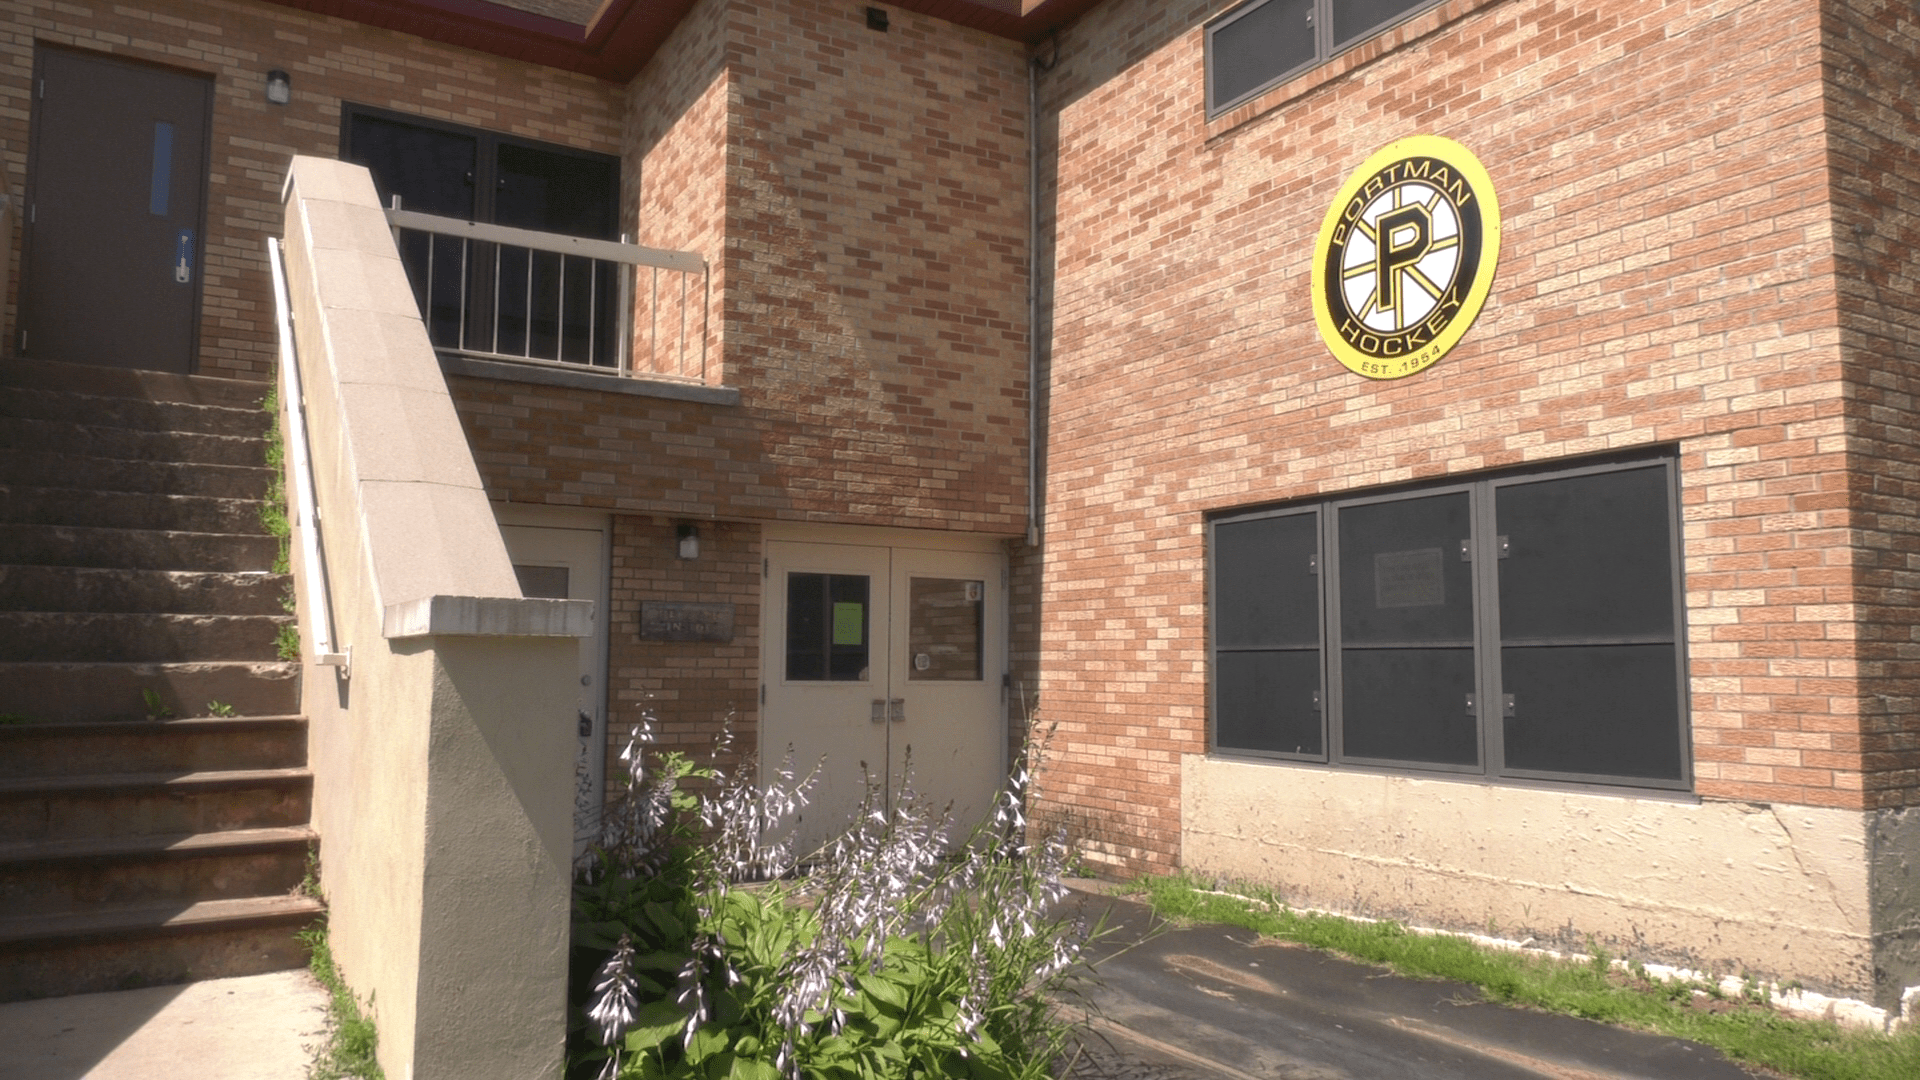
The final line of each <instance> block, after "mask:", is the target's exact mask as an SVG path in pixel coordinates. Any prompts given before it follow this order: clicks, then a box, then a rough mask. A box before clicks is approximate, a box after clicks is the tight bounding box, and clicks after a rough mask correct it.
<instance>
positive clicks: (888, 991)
mask: <svg viewBox="0 0 1920 1080" xmlns="http://www.w3.org/2000/svg"><path fill="white" fill-rule="evenodd" d="M854 981H855V982H856V983H858V984H859V986H860V989H861V990H862V991H864V992H865V993H866V995H867V996H868V997H870V998H872V999H873V1000H875V1001H877V1002H879V1003H880V1004H882V1005H886V1006H889V1007H890V1008H889V1009H888V1011H890V1012H896V1013H897V1012H905V1011H906V1008H907V991H906V989H905V988H904V987H902V986H900V985H899V984H898V983H895V982H893V981H892V980H890V979H885V978H882V977H880V976H878V975H861V976H858V977H857V978H856V979H855V980H854Z"/></svg>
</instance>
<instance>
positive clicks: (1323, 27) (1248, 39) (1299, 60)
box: [1207, 0, 1439, 116]
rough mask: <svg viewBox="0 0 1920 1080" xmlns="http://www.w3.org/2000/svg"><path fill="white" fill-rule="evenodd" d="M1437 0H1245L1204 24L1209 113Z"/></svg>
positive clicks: (1355, 42)
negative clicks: (1205, 30)
mask: <svg viewBox="0 0 1920 1080" xmlns="http://www.w3.org/2000/svg"><path fill="white" fill-rule="evenodd" d="M1438 2H1439V0H1249V2H1248V3H1245V4H1241V5H1240V6H1239V7H1237V8H1234V9H1233V10H1232V11H1229V12H1227V13H1226V14H1225V15H1222V16H1221V17H1220V18H1218V19H1216V20H1214V21H1213V22H1212V23H1210V24H1208V26H1207V114H1208V115H1210V116H1211V115H1213V114H1215V113H1218V112H1220V111H1221V110H1223V109H1230V108H1232V107H1233V106H1235V105H1238V104H1240V103H1241V102H1242V101H1245V100H1246V99H1248V98H1250V97H1252V96H1254V95H1255V94H1257V93H1259V92H1260V91H1262V90H1265V89H1266V88H1267V87H1269V86H1272V85H1273V84H1274V83H1277V82H1279V81H1280V80H1281V79H1284V78H1286V77H1287V76H1289V75H1293V74H1296V73H1298V72H1300V71H1304V70H1306V69H1307V68H1309V67H1312V66H1313V65H1314V64H1316V63H1320V62H1322V61H1325V60H1328V59H1330V58H1332V57H1334V56H1337V55H1339V54H1340V53H1343V52H1345V51H1346V50H1348V49H1350V48H1352V47H1353V46H1355V45H1358V44H1359V43H1360V42H1362V41H1364V40H1366V39H1367V38H1369V37H1372V36H1373V35H1374V34H1376V33H1379V32H1380V31H1382V30H1384V29H1386V28H1387V27H1389V26H1392V25H1393V24H1394V23H1397V22H1399V21H1401V20H1402V19H1404V18H1406V17H1407V16H1408V15H1411V14H1413V13H1414V12H1416V11H1418V10H1420V9H1421V8H1427V7H1432V6H1433V5H1434V4H1436V3H1438Z"/></svg>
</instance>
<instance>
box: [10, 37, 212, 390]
mask: <svg viewBox="0 0 1920 1080" xmlns="http://www.w3.org/2000/svg"><path fill="white" fill-rule="evenodd" d="M35 60H36V63H35V68H36V70H35V75H34V87H33V89H34V94H33V141H32V146H31V149H30V150H29V152H28V159H27V207H26V213H25V215H24V218H25V220H24V225H25V235H26V245H25V251H24V254H23V260H22V265H23V270H22V273H21V303H20V337H19V341H18V346H19V351H20V354H21V355H22V356H29V357H34V358H36V359H42V360H65V361H71V362H76V363H86V364H104V365H108V366H111V367H128V368H145V369H150V370H159V371H180V372H186V371H191V370H192V369H193V351H194V349H193V346H194V331H195V322H196V316H197V314H198V309H199V302H198V301H199V296H200V268H201V263H202V261H203V260H202V249H203V246H204V243H205V239H204V236H203V233H204V229H203V226H202V218H203V216H204V206H205V202H206V175H207V128H208V118H209V115H210V111H211V108H212V102H213V80H211V79H209V78H201V77H198V76H194V75H185V74H181V73H178V72H173V71H165V70H162V69H159V68H152V67H146V66H143V65H139V64H131V63H127V62H125V61H121V60H116V59H113V58H111V57H106V56H98V55H93V54H89V53H78V52H68V51H66V50H63V49H49V48H42V49H40V50H38V52H37V55H36V58H35Z"/></svg>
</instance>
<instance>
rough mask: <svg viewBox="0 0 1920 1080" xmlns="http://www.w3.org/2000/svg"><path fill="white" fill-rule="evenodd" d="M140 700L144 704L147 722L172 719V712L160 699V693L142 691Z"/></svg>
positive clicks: (150, 690) (156, 691) (148, 690)
mask: <svg viewBox="0 0 1920 1080" xmlns="http://www.w3.org/2000/svg"><path fill="white" fill-rule="evenodd" d="M140 699H141V700H142V701H143V702H145V703H146V706H147V719H149V720H171V719H173V710H172V709H170V708H168V707H167V703H166V702H164V701H162V700H161V699H160V691H158V690H154V689H152V688H148V689H145V690H142V691H140Z"/></svg>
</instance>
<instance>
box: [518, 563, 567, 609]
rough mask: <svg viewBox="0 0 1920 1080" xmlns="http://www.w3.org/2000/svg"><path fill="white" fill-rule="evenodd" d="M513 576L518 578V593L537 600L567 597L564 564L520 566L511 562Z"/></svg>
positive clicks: (563, 598)
mask: <svg viewBox="0 0 1920 1080" xmlns="http://www.w3.org/2000/svg"><path fill="white" fill-rule="evenodd" d="M513 576H515V577H517V578H519V579H520V595H521V596H526V597H532V598H534V599H539V600H565V599H566V598H567V576H568V575H567V568H566V567H564V566H522V565H521V564H519V563H514V564H513Z"/></svg>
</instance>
